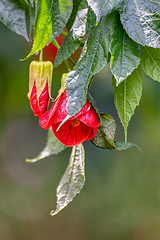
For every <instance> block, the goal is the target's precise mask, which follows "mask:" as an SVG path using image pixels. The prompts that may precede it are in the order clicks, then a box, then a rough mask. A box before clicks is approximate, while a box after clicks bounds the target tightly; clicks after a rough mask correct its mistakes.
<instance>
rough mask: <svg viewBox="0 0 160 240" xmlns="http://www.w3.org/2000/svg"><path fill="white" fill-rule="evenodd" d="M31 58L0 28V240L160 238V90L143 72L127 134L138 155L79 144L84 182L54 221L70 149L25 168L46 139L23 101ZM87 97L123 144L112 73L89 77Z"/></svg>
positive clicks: (14, 37) (57, 83)
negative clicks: (112, 120)
mask: <svg viewBox="0 0 160 240" xmlns="http://www.w3.org/2000/svg"><path fill="white" fill-rule="evenodd" d="M28 52H29V45H28V43H27V42H26V41H25V40H24V39H23V38H22V37H21V36H18V35H16V34H15V33H13V32H11V31H10V30H8V29H7V28H6V27H5V26H4V25H3V24H0V240H1V239H2V240H28V239H29V240H62V239H66V240H67V239H68V240H75V239H76V240H97V239H101V240H158V239H160V148H159V146H160V94H159V93H160V84H159V83H158V82H154V81H153V80H152V79H150V78H149V77H147V76H146V75H145V74H143V75H144V78H143V79H144V90H143V96H142V100H141V103H140V106H139V107H138V108H137V109H136V112H135V115H134V116H133V117H132V120H131V122H130V124H129V128H128V140H129V141H130V142H133V143H136V144H137V145H139V146H140V148H141V149H142V150H143V153H141V152H140V151H139V150H138V149H136V148H132V149H128V150H125V151H119V152H118V151H115V150H112V151H110V150H101V149H98V148H96V147H95V146H94V145H92V143H91V142H86V143H84V145H85V149H86V184H85V186H84V188H83V190H82V191H81V193H80V194H79V195H77V196H76V198H75V199H74V201H73V202H72V203H71V204H69V206H68V207H66V208H65V209H64V210H63V211H62V212H60V213H59V214H58V215H57V216H55V217H51V216H50V215H49V213H50V211H51V210H52V209H55V207H56V187H57V185H58V183H59V181H60V178H61V177H62V175H63V173H64V171H65V168H66V166H67V164H68V160H69V155H70V151H71V149H69V148H68V149H67V150H65V151H63V152H62V153H60V154H59V155H55V156H51V157H49V158H47V159H44V160H41V161H39V162H37V163H33V164H31V163H26V162H25V159H26V158H33V157H35V156H36V155H37V154H38V153H39V152H40V151H41V150H42V148H43V147H44V145H45V141H46V131H44V130H43V129H42V128H41V127H40V126H39V125H38V119H37V118H35V117H34V116H33V113H32V111H31V109H30V105H29V100H28V98H27V93H28V69H29V64H30V61H31V60H33V59H34V58H32V59H29V60H27V61H24V62H20V61H19V59H21V58H24V57H25V56H26V55H27V54H28ZM77 55H78V53H77ZM77 55H76V56H75V58H76V57H77ZM65 71H66V69H65V66H63V65H62V66H61V67H60V68H58V69H57V70H56V71H55V73H54V76H53V84H52V96H53V97H56V95H57V91H58V89H59V86H60V77H61V74H62V73H63V72H65ZM91 93H92V96H93V97H94V98H95V100H96V103H97V106H98V108H99V109H100V110H101V111H104V112H107V113H110V114H111V115H112V116H113V117H114V118H115V119H116V123H117V132H116V139H117V140H124V133H123V128H122V126H121V123H120V121H119V119H118V116H117V113H116V109H115V106H114V100H113V99H114V97H113V90H112V83H111V74H110V70H109V67H106V68H105V69H104V70H103V71H101V72H100V73H99V74H97V75H96V76H95V77H94V81H93V84H92V87H91Z"/></svg>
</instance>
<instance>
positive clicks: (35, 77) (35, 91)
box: [28, 61, 53, 117]
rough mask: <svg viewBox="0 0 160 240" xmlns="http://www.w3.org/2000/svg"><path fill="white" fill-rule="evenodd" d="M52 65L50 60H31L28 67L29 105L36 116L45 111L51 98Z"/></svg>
mask: <svg viewBox="0 0 160 240" xmlns="http://www.w3.org/2000/svg"><path fill="white" fill-rule="evenodd" d="M52 72H53V65H52V63H51V62H50V61H41V62H37V61H32V62H31V64H30V68H29V93H28V98H29V99H30V105H31V108H32V111H33V113H34V115H35V116H36V117H41V116H42V114H43V113H44V112H46V111H47V109H48V106H49V102H50V98H51V82H52Z"/></svg>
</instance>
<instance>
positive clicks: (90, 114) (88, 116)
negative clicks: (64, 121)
mask: <svg viewBox="0 0 160 240" xmlns="http://www.w3.org/2000/svg"><path fill="white" fill-rule="evenodd" d="M76 119H77V120H80V121H81V122H83V123H85V124H86V125H87V126H90V127H92V128H98V127H99V119H98V114H97V113H96V111H95V109H94V108H93V106H92V105H91V107H90V109H89V111H87V112H86V113H84V114H83V115H80V116H78V117H77V118H76Z"/></svg>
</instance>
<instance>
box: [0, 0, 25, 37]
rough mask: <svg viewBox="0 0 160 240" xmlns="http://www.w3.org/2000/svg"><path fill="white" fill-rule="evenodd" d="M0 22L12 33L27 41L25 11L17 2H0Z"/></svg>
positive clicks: (9, 0)
mask: <svg viewBox="0 0 160 240" xmlns="http://www.w3.org/2000/svg"><path fill="white" fill-rule="evenodd" d="M0 21H1V22H2V23H3V24H5V25H6V26H7V27H8V28H9V29H10V30H12V31H13V32H15V33H17V34H19V35H21V36H23V37H24V38H25V39H26V40H27V41H29V38H28V34H27V26H26V18H25V10H24V8H23V5H22V4H21V2H20V1H19V0H17V1H12V0H5V1H0Z"/></svg>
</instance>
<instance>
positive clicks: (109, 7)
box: [87, 0, 123, 22]
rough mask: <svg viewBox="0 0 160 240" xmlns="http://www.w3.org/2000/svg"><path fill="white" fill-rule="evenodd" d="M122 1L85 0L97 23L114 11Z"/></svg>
mask: <svg viewBox="0 0 160 240" xmlns="http://www.w3.org/2000/svg"><path fill="white" fill-rule="evenodd" d="M122 1H123V0H87V2H88V5H89V6H90V7H91V8H92V10H93V11H94V13H95V14H96V18H97V22H99V20H100V18H101V17H103V16H106V15H108V14H109V13H111V12H112V11H114V10H116V9H117V8H118V7H119V5H120V3H121V2H122Z"/></svg>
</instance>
